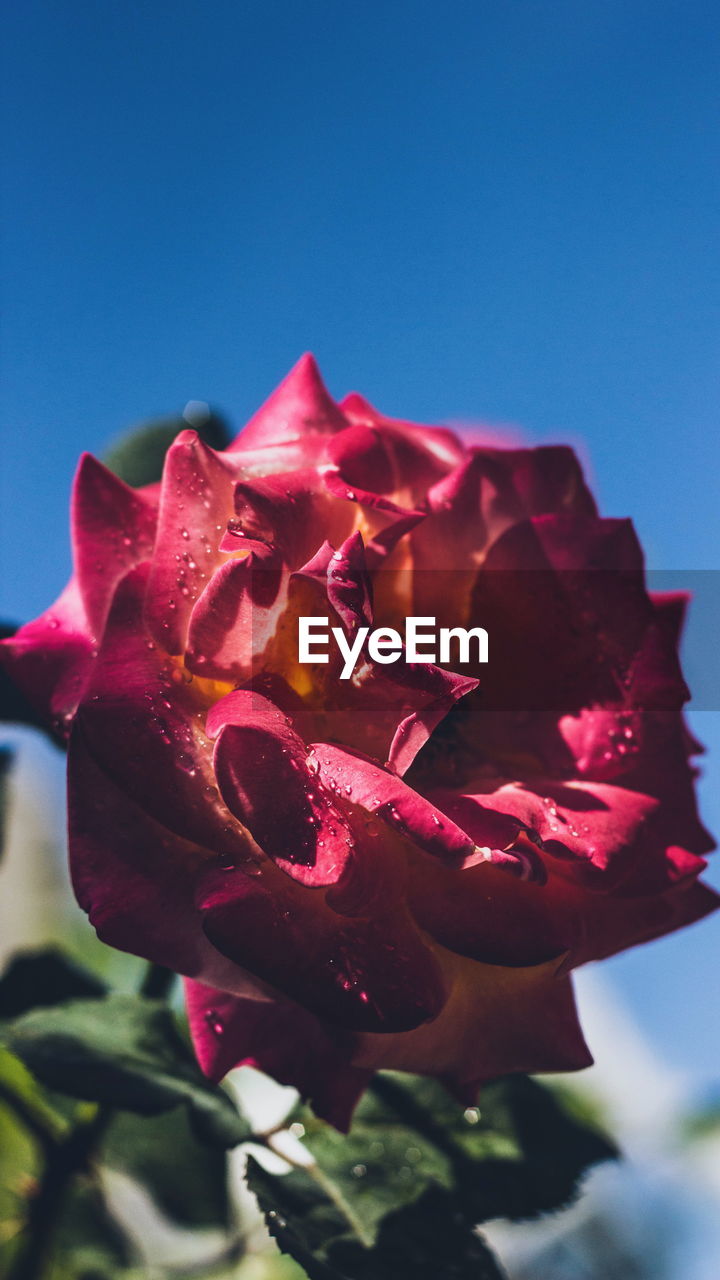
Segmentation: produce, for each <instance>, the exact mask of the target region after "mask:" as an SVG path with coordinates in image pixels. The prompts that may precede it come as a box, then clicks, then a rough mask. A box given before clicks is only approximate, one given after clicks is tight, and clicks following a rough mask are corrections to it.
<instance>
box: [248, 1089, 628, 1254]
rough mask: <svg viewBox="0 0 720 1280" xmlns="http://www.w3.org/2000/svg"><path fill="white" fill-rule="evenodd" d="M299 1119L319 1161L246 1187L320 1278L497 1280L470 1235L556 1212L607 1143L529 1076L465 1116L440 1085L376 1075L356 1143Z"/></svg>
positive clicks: (255, 1170) (358, 1118)
mask: <svg viewBox="0 0 720 1280" xmlns="http://www.w3.org/2000/svg"><path fill="white" fill-rule="evenodd" d="M294 1119H295V1122H296V1123H297V1122H301V1123H302V1125H303V1127H304V1130H305V1132H304V1141H305V1144H306V1146H307V1148H308V1149H309V1151H310V1153H311V1155H312V1156H313V1157H314V1159H315V1160H316V1161H317V1166H316V1167H314V1168H310V1169H309V1170H305V1169H294V1170H293V1171H292V1172H291V1173H290V1174H288V1175H286V1176H285V1177H272V1176H271V1175H269V1174H267V1173H265V1172H264V1171H263V1170H262V1169H260V1168H259V1166H257V1164H253V1165H252V1166H251V1169H250V1184H251V1186H252V1188H253V1190H254V1191H255V1192H256V1194H257V1195H258V1197H259V1199H260V1203H261V1205H262V1207H263V1209H264V1211H265V1213H266V1215H267V1218H268V1225H269V1227H270V1230H271V1231H272V1233H273V1234H274V1235H275V1236H276V1238H277V1240H278V1243H279V1244H280V1246H281V1248H283V1249H285V1250H286V1251H287V1252H289V1253H291V1254H292V1256H293V1257H294V1258H295V1259H296V1260H297V1261H298V1262H300V1264H301V1265H302V1266H303V1267H305V1269H306V1270H307V1272H308V1275H309V1276H311V1277H312V1278H313V1280H314V1278H315V1277H317V1280H330V1277H338V1276H344V1277H346V1280H385V1278H386V1277H387V1280H390V1277H393V1276H395V1275H402V1274H408V1275H409V1274H412V1275H413V1277H414V1280H425V1277H427V1280H435V1277H438V1278H439V1277H443V1278H444V1277H448V1280H449V1278H450V1277H453V1278H455V1277H457V1280H465V1277H468V1280H469V1278H470V1277H471V1276H472V1277H475V1280H477V1278H478V1277H484V1276H488V1277H497V1276H498V1275H500V1274H501V1272H500V1271H499V1269H498V1266H497V1263H496V1262H495V1260H494V1259H493V1257H492V1255H491V1254H490V1253H489V1251H488V1250H487V1248H486V1246H485V1245H484V1244H483V1242H482V1241H481V1240H480V1239H479V1237H478V1235H477V1233H476V1232H475V1231H474V1228H475V1227H476V1225H477V1224H478V1223H482V1222H484V1221H487V1220H488V1219H490V1218H495V1217H508V1218H512V1219H517V1218H526V1217H532V1216H535V1215H537V1214H538V1213H541V1212H545V1211H547V1210H550V1209H556V1208H559V1207H560V1206H561V1205H563V1204H565V1203H566V1202H567V1201H568V1200H569V1199H570V1198H571V1197H572V1196H573V1195H574V1194H575V1193H576V1192H577V1188H578V1185H579V1180H580V1178H581V1177H582V1174H583V1173H584V1172H585V1170H586V1169H587V1168H588V1167H589V1166H590V1165H591V1164H594V1163H596V1162H597V1161H599V1160H604V1159H608V1158H610V1157H612V1156H613V1155H615V1148H614V1147H613V1145H612V1144H611V1143H610V1141H609V1140H608V1139H607V1138H606V1137H605V1136H604V1135H603V1134H602V1133H601V1132H600V1131H599V1130H598V1129H597V1128H595V1127H594V1126H592V1125H588V1124H587V1122H586V1121H585V1120H581V1119H580V1118H578V1117H577V1116H576V1115H575V1114H574V1112H573V1110H572V1109H571V1108H569V1107H568V1106H567V1105H564V1104H563V1103H562V1102H561V1100H560V1099H559V1097H558V1096H556V1095H555V1094H554V1093H553V1092H552V1091H551V1090H550V1089H548V1088H546V1087H544V1086H543V1085H540V1084H538V1083H537V1082H536V1081H534V1080H530V1079H528V1078H527V1077H523V1076H510V1077H507V1078H506V1079H503V1080H498V1081H496V1082H494V1083H493V1084H489V1085H486V1086H485V1088H484V1089H483V1091H482V1095H481V1107H480V1108H475V1107H470V1108H463V1107H461V1106H459V1105H458V1103H457V1102H455V1101H454V1100H453V1099H452V1097H451V1096H450V1095H449V1094H448V1093H447V1092H446V1090H445V1089H444V1088H443V1087H442V1086H441V1085H440V1084H438V1083H437V1082H435V1081H433V1080H428V1079H425V1078H420V1077H412V1076H406V1075H398V1074H394V1073H382V1074H381V1075H379V1076H377V1077H376V1079H375V1081H374V1082H373V1084H372V1085H371V1087H370V1089H369V1090H368V1092H367V1093H366V1095H365V1096H364V1098H363V1099H362V1100H361V1102H360V1104H359V1106H358V1109H357V1111H356V1114H355V1118H354V1121H353V1125H352V1129H351V1131H350V1133H349V1135H347V1136H344V1135H342V1134H339V1133H337V1132H336V1130H334V1129H332V1128H331V1127H330V1126H329V1125H327V1124H324V1123H323V1122H322V1121H320V1120H318V1119H317V1118H316V1117H314V1116H313V1115H311V1114H310V1113H309V1112H307V1111H306V1110H305V1109H302V1110H300V1111H298V1112H297V1114H296V1116H295V1117H294Z"/></svg>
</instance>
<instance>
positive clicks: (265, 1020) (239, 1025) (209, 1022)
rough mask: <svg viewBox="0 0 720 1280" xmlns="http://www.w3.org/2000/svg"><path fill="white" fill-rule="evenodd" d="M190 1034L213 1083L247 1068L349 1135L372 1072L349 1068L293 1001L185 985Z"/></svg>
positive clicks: (320, 1029) (333, 1043)
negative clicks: (287, 1088) (290, 1091)
mask: <svg viewBox="0 0 720 1280" xmlns="http://www.w3.org/2000/svg"><path fill="white" fill-rule="evenodd" d="M185 997H186V1001H187V1009H188V1017H189V1020H190V1031H191V1033H192V1037H193V1041H194V1044H195V1051H196V1053H197V1055H198V1060H199V1062H200V1066H201V1067H202V1069H203V1071H204V1072H205V1073H206V1075H209V1076H210V1077H211V1078H212V1079H213V1080H222V1078H223V1076H225V1075H227V1073H228V1071H231V1070H232V1069H233V1067H239V1066H243V1065H248V1066H252V1067H257V1068H258V1069H259V1070H260V1071H265V1072H267V1074H268V1075H270V1076H272V1077H273V1078H274V1079H275V1080H279V1081H280V1083H281V1084H287V1085H292V1086H293V1087H294V1088H295V1089H297V1090H298V1091H299V1092H300V1094H301V1096H302V1098H303V1100H304V1101H306V1102H309V1103H310V1105H311V1106H312V1107H313V1109H314V1111H315V1112H316V1114H317V1115H319V1116H320V1117H321V1119H323V1120H328V1121H329V1122H330V1124H333V1125H335V1127H336V1128H337V1129H341V1130H342V1131H343V1132H347V1130H348V1128H349V1127H350V1118H351V1116H352V1112H353V1109H354V1107H355V1104H356V1103H357V1101H358V1098H359V1097H360V1095H361V1093H362V1092H363V1089H364V1088H365V1086H366V1085H367V1084H368V1082H369V1080H370V1078H371V1072H369V1071H359V1070H358V1069H357V1068H355V1067H351V1066H350V1063H349V1060H348V1058H347V1055H346V1053H345V1052H343V1049H342V1048H341V1046H340V1045H339V1044H338V1043H337V1042H336V1041H335V1040H334V1039H333V1037H332V1035H331V1034H330V1032H329V1030H328V1029H327V1028H325V1027H324V1026H323V1024H322V1023H321V1022H320V1021H319V1020H318V1019H317V1018H315V1017H313V1015H312V1014H311V1013H308V1012H307V1010H305V1009H302V1008H301V1007H300V1005H298V1004H295V1003H294V1002H293V1001H292V1000H284V999H283V998H282V997H280V996H277V997H276V998H275V999H274V1000H273V1001H272V1002H267V1001H264V1002H260V1001H257V1000H239V999H237V998H236V997H234V996H230V995H227V993H226V992H224V991H216V990H213V988H212V987H207V986H204V985H202V984H201V983H198V982H186V984H185Z"/></svg>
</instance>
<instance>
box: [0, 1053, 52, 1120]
mask: <svg viewBox="0 0 720 1280" xmlns="http://www.w3.org/2000/svg"><path fill="white" fill-rule="evenodd" d="M0 1102H2V1103H4V1104H5V1105H6V1106H7V1107H9V1108H10V1110H11V1111H12V1112H13V1114H14V1115H15V1116H16V1118H17V1119H19V1121H20V1122H21V1123H22V1124H23V1125H24V1126H25V1128H26V1129H27V1130H28V1132H29V1133H34V1134H35V1135H36V1136H37V1137H38V1138H39V1140H40V1141H41V1142H42V1143H45V1142H47V1141H49V1140H58V1139H60V1138H62V1137H64V1135H65V1134H66V1133H67V1131H68V1128H69V1116H68V1115H67V1107H66V1108H62V1106H61V1108H60V1109H59V1110H58V1109H57V1108H56V1106H55V1105H54V1099H52V1098H50V1097H48V1095H47V1093H46V1092H45V1090H44V1089H43V1088H42V1087H41V1085H40V1084H39V1083H38V1081H37V1080H36V1079H35V1077H34V1076H32V1075H31V1074H30V1072H29V1071H28V1069H27V1067H26V1066H25V1065H24V1064H23V1063H22V1062H21V1061H20V1059H19V1058H16V1057H15V1056H14V1054H12V1053H10V1052H9V1051H8V1050H7V1049H5V1048H4V1047H3V1046H2V1045H0Z"/></svg>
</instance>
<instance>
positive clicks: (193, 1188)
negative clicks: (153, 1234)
mask: <svg viewBox="0 0 720 1280" xmlns="http://www.w3.org/2000/svg"><path fill="white" fill-rule="evenodd" d="M102 1162H103V1164H104V1165H106V1166H107V1167H108V1168H109V1169H117V1170H118V1171H119V1172H121V1173H125V1174H127V1175H128V1176H129V1177H131V1178H134V1179H135V1181H136V1182H139V1183H141V1184H142V1185H143V1186H144V1187H146V1188H147V1190H148V1191H149V1193H150V1194H151V1196H152V1197H153V1199H154V1200H155V1202H156V1204H157V1205H158V1207H159V1208H160V1209H161V1210H162V1212H163V1213H164V1214H166V1215H167V1217H169V1218H171V1219H173V1221H175V1222H177V1223H179V1224H180V1225H182V1226H184V1227H223V1228H227V1227H228V1226H229V1219H230V1213H229V1200H228V1191H227V1167H226V1159H225V1153H224V1152H223V1151H221V1150H220V1149H219V1148H217V1147H210V1146H207V1145H205V1144H203V1143H201V1142H199V1141H198V1139H197V1138H196V1136H195V1134H194V1133H193V1131H192V1129H191V1127H190V1124H189V1123H188V1119H187V1115H186V1113H185V1111H184V1109H180V1108H175V1109H174V1110H173V1111H166V1112H164V1113H163V1114H162V1115H157V1116H138V1115H134V1114H133V1113H132V1112H129V1111H122V1112H118V1114H117V1115H116V1116H115V1117H114V1119H113V1121H112V1124H111V1125H110V1127H109V1129H108V1132H107V1135H106V1137H105V1141H104V1143H103V1151H102Z"/></svg>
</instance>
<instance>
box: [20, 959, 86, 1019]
mask: <svg viewBox="0 0 720 1280" xmlns="http://www.w3.org/2000/svg"><path fill="white" fill-rule="evenodd" d="M105 990H106V988H105V984H104V983H103V982H101V980H100V979H99V978H97V977H96V976H95V974H93V973H91V972H90V971H89V970H88V969H85V968H83V967H82V965H79V964H78V963H77V962H76V961H75V960H73V959H71V958H70V956H67V955H65V953H64V952H62V951H61V950H60V949H59V948H58V947H44V948H42V949H41V950H38V951H24V952H20V953H19V954H17V955H15V956H14V957H13V959H12V960H11V962H10V964H9V965H8V967H7V969H6V970H5V972H4V974H3V976H2V978H0V1019H3V1018H16V1017H17V1016H18V1015H19V1014H21V1013H25V1012H26V1010H28V1009H34V1008H36V1007H38V1006H41V1005H42V1006H51V1005H56V1004H62V1002H63V1001H64V1000H71V999H74V998H77V997H80V996H101V995H103V994H104V992H105Z"/></svg>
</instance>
